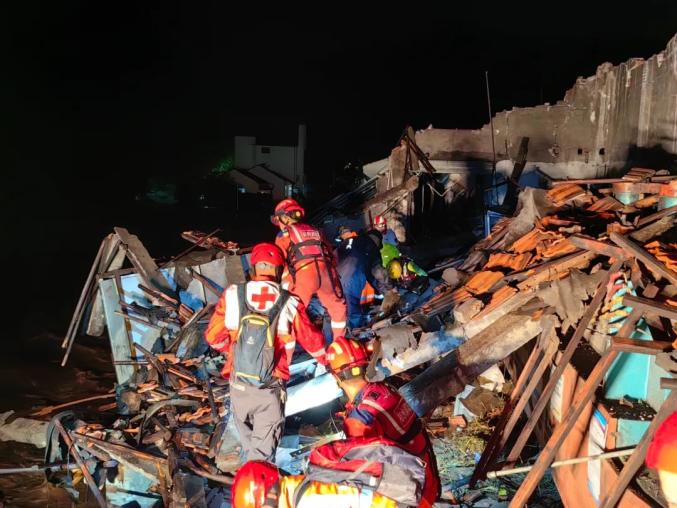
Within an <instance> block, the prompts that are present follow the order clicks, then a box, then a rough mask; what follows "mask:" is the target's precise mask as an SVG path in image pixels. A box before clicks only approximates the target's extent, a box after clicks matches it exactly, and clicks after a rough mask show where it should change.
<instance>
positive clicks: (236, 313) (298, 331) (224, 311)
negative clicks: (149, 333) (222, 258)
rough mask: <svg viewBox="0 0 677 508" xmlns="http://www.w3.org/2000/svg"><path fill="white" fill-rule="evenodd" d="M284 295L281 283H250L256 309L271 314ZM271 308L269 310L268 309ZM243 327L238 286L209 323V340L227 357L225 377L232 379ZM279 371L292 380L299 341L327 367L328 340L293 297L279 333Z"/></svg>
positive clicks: (249, 297)
mask: <svg viewBox="0 0 677 508" xmlns="http://www.w3.org/2000/svg"><path fill="white" fill-rule="evenodd" d="M279 291H280V285H279V284H278V283H277V282H273V281H269V280H252V281H250V282H248V283H247V289H246V297H247V302H248V303H249V304H250V305H252V307H253V308H255V309H256V308H261V310H268V309H269V308H270V307H272V305H273V304H274V302H275V301H276V299H277V297H278V295H279ZM266 306H267V308H265V307H266ZM239 326H240V309H239V302H238V297H237V285H235V284H233V285H231V286H229V287H228V288H226V290H225V291H224V292H223V294H222V296H221V297H220V298H219V301H218V303H217V304H216V308H215V309H214V314H213V315H212V317H211V319H210V320H209V324H208V325H207V330H206V331H205V339H206V340H207V343H208V344H209V345H210V346H211V347H212V348H213V349H216V350H217V351H219V352H222V353H227V358H226V365H225V366H224V368H223V370H222V371H221V373H222V374H223V376H224V377H226V378H227V377H228V376H229V374H230V369H231V366H232V362H233V359H232V348H233V344H234V341H235V339H236V337H237V332H238V329H239ZM275 332H276V333H275V357H274V359H275V369H274V371H273V375H274V376H275V377H277V378H279V379H282V380H284V381H287V380H289V365H290V364H291V360H292V356H293V354H294V348H295V346H296V341H298V342H299V344H301V346H302V347H303V348H304V349H305V350H306V351H308V353H310V354H311V356H313V357H314V358H316V359H317V361H318V362H320V363H322V364H325V363H326V360H325V357H324V355H325V350H324V336H323V335H322V332H321V331H320V330H318V329H317V328H316V327H315V326H314V325H313V324H312V323H311V321H310V319H309V318H308V314H307V313H306V308H305V306H304V305H303V303H302V302H301V301H300V300H299V299H298V297H296V296H294V295H290V296H289V298H288V300H287V303H286V304H285V306H284V307H283V308H282V310H281V311H280V316H279V319H278V323H277V330H276V331H275Z"/></svg>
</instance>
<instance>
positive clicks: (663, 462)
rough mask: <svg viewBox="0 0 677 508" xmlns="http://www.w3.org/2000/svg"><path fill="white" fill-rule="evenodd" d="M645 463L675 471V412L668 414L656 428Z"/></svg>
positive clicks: (676, 420)
mask: <svg viewBox="0 0 677 508" xmlns="http://www.w3.org/2000/svg"><path fill="white" fill-rule="evenodd" d="M646 465H647V466H649V467H650V468H652V469H659V470H661V471H669V472H671V473H677V412H675V413H672V414H671V415H670V416H668V417H667V418H666V419H665V420H664V421H663V423H661V424H660V426H659V427H658V429H657V430H656V433H655V434H654V436H653V439H652V440H651V443H650V444H649V449H648V451H647V453H646Z"/></svg>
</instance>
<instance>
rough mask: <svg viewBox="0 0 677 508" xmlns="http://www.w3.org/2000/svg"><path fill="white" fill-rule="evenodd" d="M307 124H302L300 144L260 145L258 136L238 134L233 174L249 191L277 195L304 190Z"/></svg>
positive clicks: (299, 134) (237, 181) (299, 135)
mask: <svg viewBox="0 0 677 508" xmlns="http://www.w3.org/2000/svg"><path fill="white" fill-rule="evenodd" d="M305 153H306V126H305V125H303V124H301V125H299V127H298V139H297V143H296V146H274V145H259V144H257V143H256V138H255V137H254V136H235V167H234V169H233V171H231V173H230V176H231V178H232V179H233V180H234V181H235V182H236V183H237V184H238V185H240V186H241V187H243V188H244V189H245V192H251V193H266V194H271V195H272V197H273V199H282V198H284V197H288V196H292V195H295V194H300V193H303V191H304V186H305V173H304V169H305V168H304V164H305Z"/></svg>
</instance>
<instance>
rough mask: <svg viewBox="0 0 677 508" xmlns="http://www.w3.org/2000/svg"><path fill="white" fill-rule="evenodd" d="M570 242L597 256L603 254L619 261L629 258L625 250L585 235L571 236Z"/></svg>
mask: <svg viewBox="0 0 677 508" xmlns="http://www.w3.org/2000/svg"><path fill="white" fill-rule="evenodd" d="M568 240H569V241H570V242H571V243H573V244H574V245H575V246H576V247H579V248H581V249H585V250H589V251H592V252H596V253H597V254H602V255H604V256H609V257H611V258H615V259H618V260H623V259H626V258H627V257H628V255H627V254H626V253H625V251H624V250H623V249H621V248H620V247H616V246H615V245H611V244H610V243H607V242H602V241H600V240H595V239H594V238H590V237H588V236H583V235H571V236H570V237H569V238H568Z"/></svg>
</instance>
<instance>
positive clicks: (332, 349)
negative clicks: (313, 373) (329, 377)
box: [327, 337, 369, 375]
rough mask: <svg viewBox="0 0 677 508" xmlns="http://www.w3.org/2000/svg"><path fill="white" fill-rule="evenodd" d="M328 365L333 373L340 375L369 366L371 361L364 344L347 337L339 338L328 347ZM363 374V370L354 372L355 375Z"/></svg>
mask: <svg viewBox="0 0 677 508" xmlns="http://www.w3.org/2000/svg"><path fill="white" fill-rule="evenodd" d="M327 363H328V365H329V368H330V369H331V370H332V372H334V373H335V374H339V373H341V372H343V371H346V370H348V369H352V368H353V367H361V366H363V365H367V364H368V363H369V359H368V358H367V351H366V349H365V348H364V346H363V345H362V344H360V343H359V342H357V341H355V340H351V339H346V338H345V337H338V338H336V339H335V340H334V342H332V343H331V344H329V346H328V347H327ZM361 373H362V370H361V369H360V370H358V371H355V372H353V374H355V375H359V374H361Z"/></svg>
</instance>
